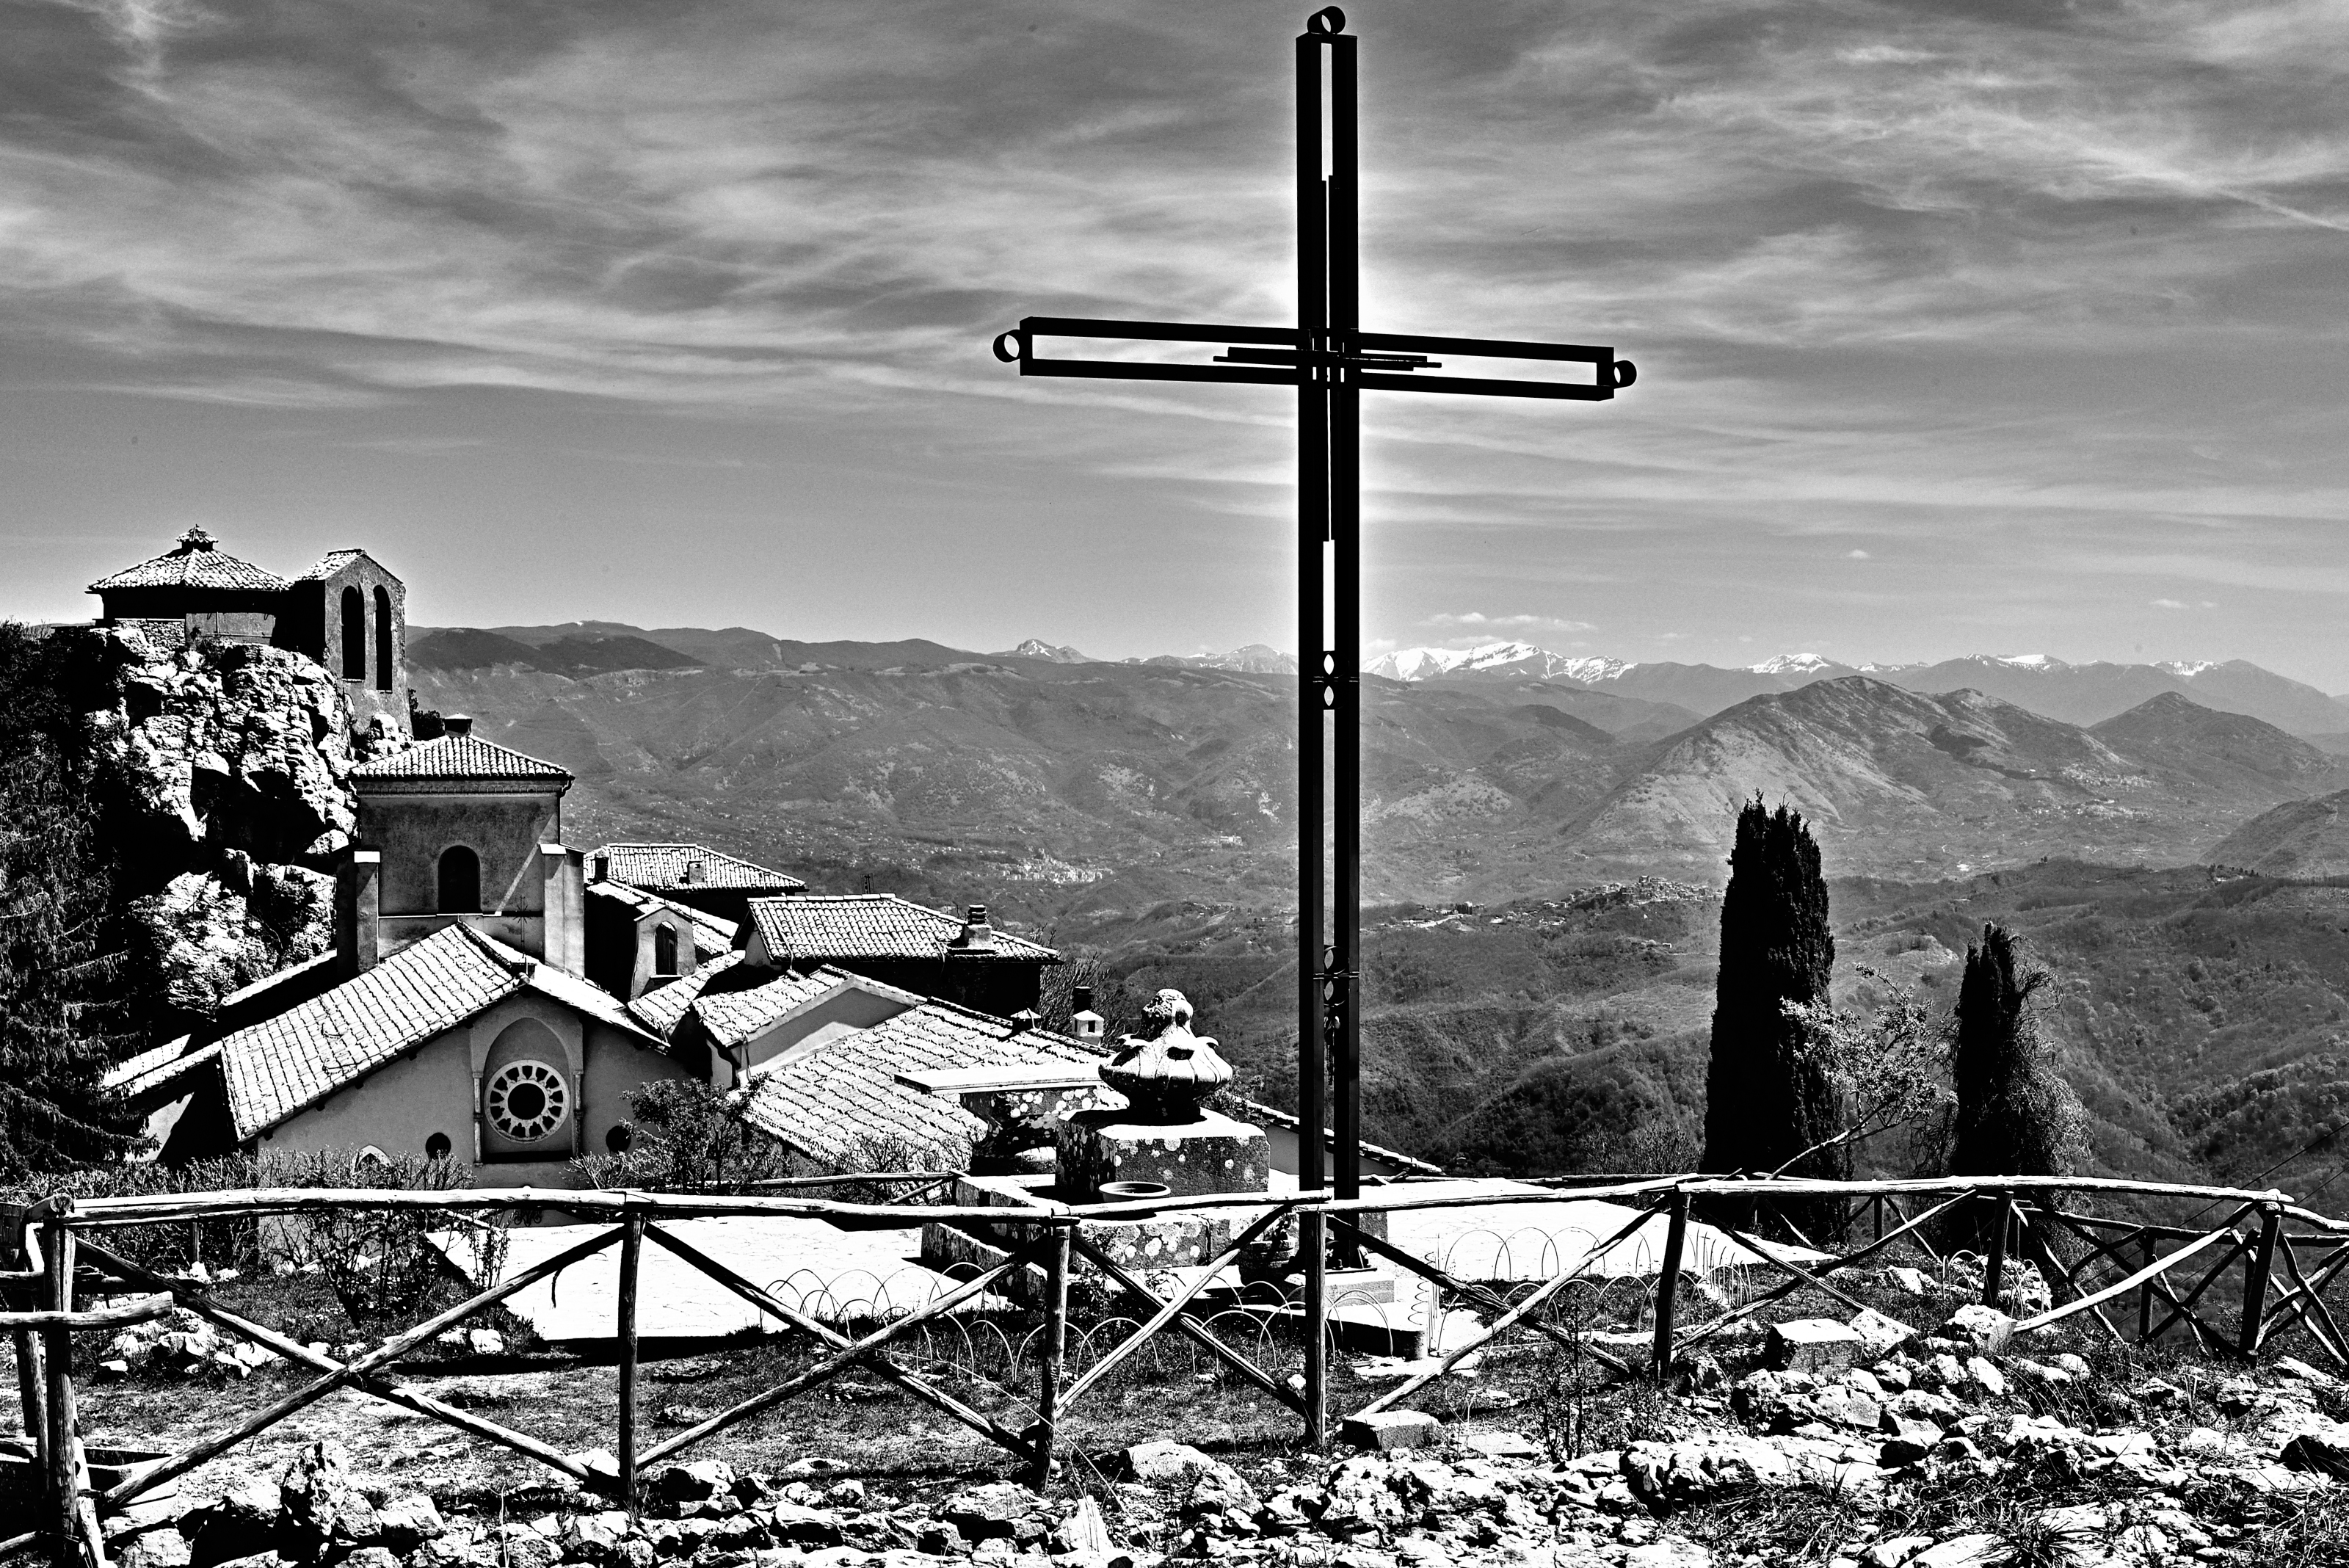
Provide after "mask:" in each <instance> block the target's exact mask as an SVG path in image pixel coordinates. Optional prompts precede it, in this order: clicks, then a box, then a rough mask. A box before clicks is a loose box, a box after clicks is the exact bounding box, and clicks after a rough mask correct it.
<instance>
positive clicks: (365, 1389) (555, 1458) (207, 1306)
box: [80, 1239, 608, 1507]
mask: <svg viewBox="0 0 2349 1568" xmlns="http://www.w3.org/2000/svg"><path fill="white" fill-rule="evenodd" d="M80 1251H82V1252H83V1253H85V1254H87V1255H88V1256H89V1257H90V1258H92V1259H94V1260H95V1261H96V1262H98V1264H99V1265H100V1266H101V1267H103V1268H104V1269H105V1270H106V1271H107V1272H109V1273H110V1274H113V1275H114V1276H115V1277H116V1278H118V1279H120V1280H122V1281H124V1282H126V1283H129V1284H134V1285H138V1286H140V1287H141V1288H142V1289H145V1290H152V1291H168V1292H170V1293H171V1296H172V1299H173V1300H175V1301H177V1302H178V1303H179V1304H180V1305H181V1306H183V1307H185V1308H187V1309H188V1310H189V1311H190V1312H191V1313H194V1314H196V1315H197V1316H198V1317H201V1318H203V1319H204V1320H206V1321H207V1322H210V1323H215V1324H219V1325H220V1326H221V1327H222V1328H224V1329H227V1330H228V1331H229V1332H230V1333H232V1334H237V1335H240V1336H242V1337H243V1338H245V1339H249V1340H251V1341H252V1342H253V1343H254V1344H255V1345H261V1346H263V1347H264V1349H268V1350H273V1351H275V1352H276V1353H277V1354H278V1355H280V1356H282V1357H283V1358H285V1360H287V1361H291V1362H294V1363H295V1364H296V1365H297V1366H307V1367H309V1368H311V1369H312V1370H313V1371H317V1372H339V1371H341V1370H342V1369H343V1363H341V1362H339V1361H336V1359H335V1358H334V1357H332V1356H330V1355H320V1354H319V1353H318V1352H316V1351H315V1350H312V1349H311V1348H310V1347H309V1346H308V1345H303V1344H301V1343H299V1342H298V1341H295V1340H293V1339H289V1338H288V1337H286V1336H285V1334H279V1333H278V1332H277V1331H276V1330H274V1329H271V1328H264V1327H263V1326H262V1325H261V1324H257V1323H254V1322H251V1321H249V1320H247V1319H245V1318H242V1317H239V1316H238V1315H237V1314H234V1313H233V1312H230V1311H228V1310H227V1309H226V1308H224V1307H222V1306H220V1305H218V1304H216V1303H214V1302H213V1301H212V1299H211V1298H210V1297H209V1296H208V1295H206V1294H205V1293H203V1292H202V1291H200V1290H197V1289H196V1288H195V1287H194V1286H192V1285H190V1284H187V1283H185V1282H181V1281H178V1280H173V1279H171V1278H168V1277H167V1276H164V1275H161V1274H156V1273H152V1272H149V1271H148V1270H145V1269H142V1268H140V1266H139V1265H138V1264H136V1263H133V1262H129V1260H127V1259H124V1258H119V1257H117V1256H115V1255H114V1254H113V1253H112V1252H109V1251H107V1250H106V1249H105V1248H103V1247H100V1246H98V1245H97V1244H96V1243H94V1242H92V1241H88V1240H87V1239H84V1240H83V1241H81V1243H80ZM351 1386H352V1387H353V1388H356V1389H357V1390H358V1391H359V1392H360V1393H362V1394H367V1395H370V1396H372V1397H375V1398H378V1399H381V1400H383V1401H384V1402H385V1403H386V1404H389V1405H398V1406H399V1407H402V1408H403V1409H409V1410H413V1411H415V1412H416V1413H417V1414H418V1415H419V1416H429V1417H431V1418H432V1419H434V1420H436V1421H440V1422H442V1423H444V1424H445V1425H448V1426H451V1427H454V1428H458V1429H459V1430H460V1431H464V1432H471V1434H472V1435H473V1436H475V1437H477V1438H484V1439H486V1440H488V1441H490V1442H492V1443H497V1444H501V1445H502V1446H503V1447H505V1448H509V1449H513V1450H514V1452H516V1453H518V1454H522V1455H523V1456H524V1457H526V1458H529V1459H536V1460H537V1461H538V1462H539V1463H540V1464H543V1465H544V1466H546V1467H547V1468H548V1469H552V1470H554V1471H557V1472H558V1473H560V1474H563V1475H566V1476H569V1477H570V1478H571V1479H572V1480H576V1481H580V1482H583V1483H585V1484H587V1485H591V1486H602V1485H604V1484H605V1481H606V1480H608V1478H606V1477H604V1476H602V1475H601V1474H600V1473H599V1472H596V1471H594V1470H592V1469H590V1468H589V1467H588V1465H587V1464H586V1463H585V1461H584V1460H581V1459H574V1458H573V1457H572V1456H571V1455H569V1454H566V1453H564V1452H563V1451H562V1450H561V1449H557V1448H555V1447H554V1445H552V1444H550V1443H544V1442H542V1441H540V1440H539V1439H538V1438H533V1437H532V1436H531V1435H530V1434H528V1433H527V1432H517V1431H515V1430H514V1429H513V1428H511V1427H504V1426H501V1425H499V1424H498V1423H497V1422H495V1421H492V1420H490V1419H489V1418H488V1417H482V1416H477V1415H475V1414H474V1413H473V1412H471V1410H460V1409H459V1408H458V1407H455V1406H453V1405H445V1404H443V1403H441V1402H440V1400H438V1399H435V1398H433V1397H431V1396H430V1395H429V1394H419V1393H418V1392H417V1391H416V1390H415V1389H413V1388H406V1387H402V1386H400V1385H398V1384H397V1383H391V1382H387V1381H386V1380H384V1379H383V1378H381V1377H378V1376H373V1375H368V1376H361V1377H357V1378H354V1379H353V1380H352V1382H351ZM133 1479H134V1480H135V1479H136V1478H133ZM125 1484H126V1485H127V1483H125ZM135 1495H136V1494H135V1493H132V1492H129V1491H127V1490H124V1488H123V1487H122V1486H118V1487H117V1488H116V1489H115V1490H113V1491H110V1492H109V1493H107V1494H106V1495H105V1496H104V1497H102V1498H100V1499H99V1500H98V1501H100V1502H102V1503H104V1504H106V1505H107V1506H109V1507H116V1506H119V1502H118V1501H117V1500H118V1498H119V1499H121V1500H124V1501H127V1500H128V1499H129V1498H130V1497H132V1496H135Z"/></svg>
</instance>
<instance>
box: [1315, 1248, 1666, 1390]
mask: <svg viewBox="0 0 2349 1568" xmlns="http://www.w3.org/2000/svg"><path fill="white" fill-rule="evenodd" d="M1657 1213H1658V1210H1655V1209H1642V1210H1640V1213H1639V1215H1638V1216H1637V1217H1636V1218H1635V1219H1633V1220H1632V1221H1631V1222H1630V1224H1628V1225H1626V1226H1624V1227H1623V1228H1622V1229H1621V1230H1619V1231H1616V1232H1615V1234H1613V1235H1612V1236H1609V1238H1607V1240H1606V1241H1602V1242H1600V1243H1599V1245H1598V1246H1597V1247H1594V1248H1592V1249H1591V1250H1590V1251H1588V1252H1585V1253H1583V1254H1582V1256H1580V1257H1578V1258H1577V1259H1575V1261H1574V1264H1573V1266H1572V1267H1571V1268H1568V1269H1567V1270H1566V1271H1565V1272H1562V1273H1558V1274H1555V1275H1552V1276H1551V1277H1550V1278H1549V1279H1548V1280H1547V1281H1545V1282H1543V1284H1542V1285H1541V1287H1540V1288H1539V1289H1537V1290H1536V1291H1535V1292H1533V1293H1532V1294H1530V1295H1528V1296H1526V1298H1525V1299H1524V1300H1523V1301H1521V1302H1519V1303H1516V1305H1515V1306H1513V1307H1511V1308H1510V1309H1509V1310H1508V1311H1506V1312H1505V1313H1503V1314H1501V1315H1500V1316H1499V1317H1496V1318H1495V1319H1494V1320H1493V1321H1492V1323H1491V1324H1489V1325H1487V1326H1486V1327H1485V1330H1484V1332H1483V1333H1481V1334H1476V1335H1475V1337H1473V1338H1471V1339H1469V1340H1468V1341H1467V1342H1466V1343H1464V1344H1463V1345H1458V1346H1456V1347H1454V1349H1453V1350H1452V1351H1451V1352H1450V1354H1448V1355H1445V1356H1444V1359H1443V1360H1442V1361H1441V1362H1439V1363H1437V1364H1436V1365H1435V1366H1433V1367H1430V1368H1429V1369H1428V1370H1427V1371H1425V1372H1422V1373H1419V1374H1418V1375H1417V1376H1412V1377H1408V1378H1405V1379H1404V1380H1403V1381H1402V1382H1401V1383H1398V1384H1396V1385H1395V1386H1393V1387H1392V1388H1390V1389H1388V1390H1387V1391H1386V1392H1385V1393H1384V1394H1381V1395H1380V1396H1379V1397H1377V1398H1375V1399H1373V1400H1371V1402H1370V1403H1369V1404H1367V1405H1365V1406H1363V1407H1361V1409H1359V1410H1357V1411H1355V1412H1354V1419H1356V1420H1358V1421H1359V1420H1361V1418H1362V1417H1366V1416H1375V1415H1377V1414H1378V1413H1379V1412H1380V1411H1381V1410H1383V1409H1385V1408H1387V1407H1389V1406H1391V1405H1392V1404H1394V1403H1395V1402H1396V1401H1397V1400H1400V1399H1405V1398H1408V1397H1411V1396H1412V1395H1413V1394H1416V1393H1418V1392H1419V1391H1420V1390H1421V1389H1422V1388H1424V1387H1426V1386H1428V1385H1429V1384H1431V1383H1433V1382H1434V1381H1435V1380H1436V1379H1437V1378H1439V1377H1441V1376H1444V1374H1445V1373H1447V1372H1449V1371H1451V1370H1452V1368H1453V1367H1454V1366H1456V1365H1458V1364H1459V1362H1460V1360H1461V1358H1462V1357H1463V1356H1464V1355H1467V1354H1468V1353H1469V1352H1470V1351H1472V1350H1475V1349H1478V1348H1480V1347H1482V1346H1484V1345H1490V1344H1492V1343H1493V1341H1495V1340H1496V1339H1498V1338H1500V1337H1501V1335H1502V1334H1506V1332H1508V1330H1509V1329H1510V1328H1511V1327H1513V1326H1514V1325H1515V1324H1516V1322H1517V1320H1518V1319H1520V1318H1522V1317H1524V1316H1526V1314H1528V1313H1531V1312H1532V1311H1534V1310H1535V1309H1536V1308H1537V1307H1538V1306H1540V1305H1541V1304H1542V1303H1544V1302H1546V1301H1547V1300H1549V1299H1550V1297H1552V1296H1554V1295H1556V1294H1557V1293H1558V1292H1560V1291H1562V1290H1564V1289H1566V1287H1567V1286H1568V1285H1569V1284H1571V1283H1572V1282H1574V1281H1575V1280H1577V1279H1578V1278H1580V1277H1581V1274H1582V1271H1583V1270H1585V1269H1587V1268H1588V1267H1589V1266H1590V1265H1591V1263H1592V1262H1594V1261H1595V1260H1597V1259H1599V1258H1601V1257H1603V1256H1605V1255H1606V1254H1607V1253H1608V1252H1610V1251H1613V1250H1614V1249H1615V1248H1616V1247H1617V1246H1618V1245H1619V1244H1620V1243H1621V1242H1623V1241H1625V1240H1627V1239H1628V1238H1630V1236H1631V1235H1632V1234H1633V1233H1635V1232H1636V1231H1639V1230H1640V1228H1641V1227H1642V1226H1644V1225H1646V1224H1647V1222H1648V1221H1649V1220H1653V1219H1654V1218H1655V1217H1656V1215H1657Z"/></svg>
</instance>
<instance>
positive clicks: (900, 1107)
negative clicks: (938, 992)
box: [742, 1002, 1121, 1170]
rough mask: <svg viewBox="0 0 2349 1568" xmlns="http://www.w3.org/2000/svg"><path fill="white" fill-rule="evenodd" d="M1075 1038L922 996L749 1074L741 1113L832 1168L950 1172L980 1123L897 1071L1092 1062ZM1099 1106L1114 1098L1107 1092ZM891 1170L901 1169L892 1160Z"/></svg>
mask: <svg viewBox="0 0 2349 1568" xmlns="http://www.w3.org/2000/svg"><path fill="white" fill-rule="evenodd" d="M1095 1059H1096V1058H1095V1057H1094V1055H1093V1054H1092V1053H1091V1052H1089V1051H1086V1050H1084V1049H1083V1048H1082V1047H1081V1046H1079V1045H1078V1044H1077V1043H1076V1042H1075V1041H1073V1040H1069V1039H1066V1038H1063V1037H1062V1036H1061V1035H1058V1034H1050V1033H1044V1032H1043V1031H1041V1030H1033V1029H1031V1030H1029V1031H1026V1032H1025V1033H1020V1032H1018V1031H1016V1030H1014V1028H1013V1027H1012V1025H1011V1024H1010V1023H1009V1022H1007V1021H1006V1020H1003V1019H1000V1018H991V1017H989V1016H988V1015H987V1014H986V1013H983V1012H971V1011H970V1010H969V1009H968V1008H962V1007H956V1006H954V1005H952V1004H951V1003H948V1002H924V1003H922V1004H921V1005H920V1006H919V1007H915V1008H910V1009H908V1010H907V1011H905V1012H901V1013H899V1014H897V1016H896V1017H895V1018H891V1019H888V1020H886V1021H885V1022H883V1023H876V1024H874V1026H873V1027H872V1028H870V1029H865V1030H860V1031H858V1032H857V1033H854V1034H846V1035H843V1036H842V1037H841V1038H839V1039H837V1040H834V1041H833V1042H831V1043H830V1044H826V1045H824V1046H823V1048H822V1049H820V1050H817V1051H815V1052H813V1053H812V1054H809V1055H806V1056H802V1057H799V1058H797V1059H796V1060H793V1061H789V1062H785V1063H783V1064H781V1065H780V1066H775V1067H771V1068H767V1069H764V1070H761V1071H758V1072H756V1073H755V1075H753V1077H752V1078H751V1088H750V1095H749V1097H748V1098H747V1099H746V1100H745V1102H744V1104H743V1107H742V1109H743V1116H744V1119H746V1120H748V1121H749V1122H750V1124H751V1125H752V1126H753V1127H759V1128H760V1129H761V1130H762V1131H764V1132H766V1133H768V1134H770V1135H771V1136H772V1137H775V1138H777V1139H780V1140H781V1142H783V1143H786V1144H789V1145H791V1146H792V1147H794V1148H796V1149H799V1150H800V1151H801V1152H802V1153H804V1154H806V1155H808V1156H809V1157H810V1158H814V1159H817V1160H821V1161H823V1163H824V1164H826V1165H828V1166H830V1167H832V1168H833V1169H835V1170H858V1169H872V1168H874V1163H873V1162H874V1161H876V1160H877V1161H879V1162H881V1164H882V1165H889V1164H892V1163H894V1162H895V1161H898V1160H916V1161H926V1162H927V1166H928V1168H936V1169H958V1168H962V1167H964V1166H966V1165H967V1164H968V1162H969V1159H970V1150H971V1146H972V1144H973V1143H974V1142H976V1141H977V1140H978V1138H979V1137H982V1136H984V1135H985V1133H986V1130H987V1125H986V1124H985V1123H984V1122H982V1121H980V1120H979V1119H978V1117H977V1116H973V1115H971V1114H970V1113H969V1112H968V1111H966V1110H964V1109H963V1108H962V1106H961V1104H960V1103H959V1102H958V1101H956V1100H952V1099H947V1098H945V1097H942V1096H936V1095H926V1094H923V1093H922V1092H921V1091H920V1090H918V1089H911V1088H908V1087H906V1086H905V1085H903V1084H900V1083H898V1082H897V1075H898V1074H900V1073H905V1072H918V1071H921V1070H923V1069H926V1068H933V1069H934V1068H939V1067H981V1066H1010V1065H1021V1066H1028V1065H1043V1064H1053V1063H1060V1062H1092V1061H1093V1060H1095ZM1099 1093H1100V1094H1101V1095H1102V1096H1105V1097H1104V1098H1103V1099H1102V1104H1105V1105H1116V1104H1119V1103H1121V1102H1120V1101H1119V1100H1118V1099H1117V1098H1116V1097H1115V1096H1114V1095H1113V1094H1112V1092H1111V1091H1108V1090H1102V1091H1099ZM899 1168H904V1167H902V1166H900V1167H899Z"/></svg>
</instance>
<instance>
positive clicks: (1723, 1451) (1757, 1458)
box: [1622, 1433, 1795, 1508]
mask: <svg viewBox="0 0 2349 1568" xmlns="http://www.w3.org/2000/svg"><path fill="white" fill-rule="evenodd" d="M1622 1464H1623V1480H1625V1481H1626V1482H1628V1483H1629V1484H1630V1489H1631V1491H1632V1493H1633V1494H1634V1495H1635V1496H1637V1497H1638V1498H1640V1500H1641V1501H1644V1502H1647V1503H1648V1504H1650V1505H1651V1507H1659V1508H1661V1507H1680V1506H1685V1505H1686V1504H1689V1503H1692V1502H1696V1501H1701V1500H1702V1499H1704V1498H1706V1497H1709V1496H1711V1495H1713V1493H1715V1492H1718V1491H1722V1490H1744V1489H1745V1488H1749V1487H1754V1486H1764V1485H1777V1484H1784V1483H1785V1482H1787V1481H1789V1480H1793V1479H1794V1476H1795V1466H1794V1464H1793V1462H1792V1461H1791V1460H1789V1459H1787V1457H1786V1455H1785V1451H1784V1450H1782V1449H1779V1448H1778V1447H1777V1446H1776V1445H1775V1444H1773V1443H1769V1442H1765V1441H1764V1440H1762V1439H1761V1438H1742V1437H1733V1436H1730V1435H1729V1434H1726V1433H1715V1434H1711V1435H1708V1436H1706V1437H1703V1438H1694V1439H1692V1440H1689V1441H1685V1442H1675V1443H1653V1442H1645V1443H1634V1444H1632V1445H1631V1446H1630V1448H1629V1449H1625V1450H1624V1451H1623V1460H1622Z"/></svg>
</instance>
